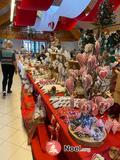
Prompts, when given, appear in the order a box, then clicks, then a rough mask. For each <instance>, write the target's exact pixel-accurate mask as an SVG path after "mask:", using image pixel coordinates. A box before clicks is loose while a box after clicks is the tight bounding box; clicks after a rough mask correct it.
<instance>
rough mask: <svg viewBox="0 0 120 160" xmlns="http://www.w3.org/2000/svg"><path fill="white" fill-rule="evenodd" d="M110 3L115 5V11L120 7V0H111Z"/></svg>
mask: <svg viewBox="0 0 120 160" xmlns="http://www.w3.org/2000/svg"><path fill="white" fill-rule="evenodd" d="M110 2H111V3H112V4H113V8H114V10H115V9H117V8H118V7H119V5H120V0H110Z"/></svg>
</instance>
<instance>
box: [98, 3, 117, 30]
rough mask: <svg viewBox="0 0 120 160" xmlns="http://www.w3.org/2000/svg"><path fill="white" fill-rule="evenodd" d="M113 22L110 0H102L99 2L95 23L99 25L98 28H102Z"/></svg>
mask: <svg viewBox="0 0 120 160" xmlns="http://www.w3.org/2000/svg"><path fill="white" fill-rule="evenodd" d="M114 23H115V16H114V13H113V4H112V3H111V2H110V0H104V2H103V3H102V4H100V7H99V11H98V17H97V22H96V24H97V25H99V27H100V28H103V27H106V26H109V25H112V24H114Z"/></svg>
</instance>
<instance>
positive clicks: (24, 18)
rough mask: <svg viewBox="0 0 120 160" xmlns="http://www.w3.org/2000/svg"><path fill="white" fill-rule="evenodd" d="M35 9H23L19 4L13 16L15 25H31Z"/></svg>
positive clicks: (35, 12)
mask: <svg viewBox="0 0 120 160" xmlns="http://www.w3.org/2000/svg"><path fill="white" fill-rule="evenodd" d="M36 15H37V11H30V10H23V9H21V8H20V6H17V7H16V16H15V18H14V25H15V26H33V25H34V23H35V20H36Z"/></svg>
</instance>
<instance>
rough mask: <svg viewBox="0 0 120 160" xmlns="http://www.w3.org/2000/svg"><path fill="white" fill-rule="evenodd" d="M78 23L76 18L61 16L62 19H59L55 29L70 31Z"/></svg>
mask: <svg viewBox="0 0 120 160" xmlns="http://www.w3.org/2000/svg"><path fill="white" fill-rule="evenodd" d="M76 24H77V21H76V19H71V18H65V17H61V18H60V20H59V21H58V24H57V26H56V29H55V30H67V31H70V30H71V29H73V28H74V26H76Z"/></svg>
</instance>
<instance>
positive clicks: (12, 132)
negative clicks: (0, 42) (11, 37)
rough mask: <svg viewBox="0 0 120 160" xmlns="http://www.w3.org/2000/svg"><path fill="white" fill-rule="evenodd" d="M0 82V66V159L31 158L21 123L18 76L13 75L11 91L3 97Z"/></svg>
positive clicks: (0, 75) (22, 159)
mask: <svg viewBox="0 0 120 160" xmlns="http://www.w3.org/2000/svg"><path fill="white" fill-rule="evenodd" d="M1 83H2V73H1V68H0V160H33V158H32V153H31V147H30V146H28V145H27V134H26V132H25V130H24V127H23V123H22V117H21V110H20V92H21V84H20V79H19V76H18V75H15V76H14V83H13V87H12V90H13V93H12V94H11V95H7V96H6V98H4V99H3V97H2V91H1Z"/></svg>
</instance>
